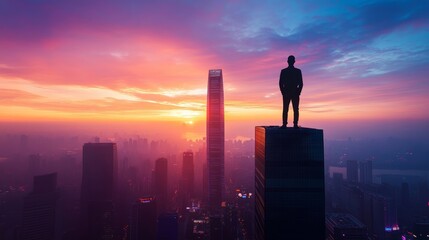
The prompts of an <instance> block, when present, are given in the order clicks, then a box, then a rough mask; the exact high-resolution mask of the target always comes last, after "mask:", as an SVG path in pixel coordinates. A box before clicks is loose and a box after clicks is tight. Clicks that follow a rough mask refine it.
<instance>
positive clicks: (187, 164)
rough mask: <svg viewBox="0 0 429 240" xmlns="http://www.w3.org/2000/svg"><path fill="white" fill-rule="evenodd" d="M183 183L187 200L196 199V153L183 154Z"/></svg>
mask: <svg viewBox="0 0 429 240" xmlns="http://www.w3.org/2000/svg"><path fill="white" fill-rule="evenodd" d="M182 183H183V187H182V191H183V193H184V196H185V200H189V198H191V197H194V153H193V152H192V151H187V152H184V153H183V164H182Z"/></svg>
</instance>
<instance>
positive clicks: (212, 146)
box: [207, 69, 225, 215]
mask: <svg viewBox="0 0 429 240" xmlns="http://www.w3.org/2000/svg"><path fill="white" fill-rule="evenodd" d="M224 158H225V120H224V101H223V78H222V70H221V69H213V70H209V79H208V87H207V170H208V194H209V196H208V205H209V210H210V212H211V214H212V215H213V214H219V213H220V211H221V203H222V201H223V194H224V189H223V188H224Z"/></svg>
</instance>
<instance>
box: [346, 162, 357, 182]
mask: <svg viewBox="0 0 429 240" xmlns="http://www.w3.org/2000/svg"><path fill="white" fill-rule="evenodd" d="M347 181H348V182H352V183H358V163H357V161H355V160H347Z"/></svg>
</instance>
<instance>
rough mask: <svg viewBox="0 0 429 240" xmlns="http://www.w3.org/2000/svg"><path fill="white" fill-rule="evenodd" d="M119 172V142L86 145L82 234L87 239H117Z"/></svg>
mask: <svg viewBox="0 0 429 240" xmlns="http://www.w3.org/2000/svg"><path fill="white" fill-rule="evenodd" d="M117 172H118V162H117V151H116V143H86V144H84V145H83V170H82V189H81V215H82V221H81V223H82V228H83V229H82V232H83V235H84V236H83V237H84V238H86V239H111V238H113V235H112V234H113V232H112V231H113V230H112V221H113V219H112V218H113V216H112V215H113V200H114V192H115V185H116V179H117V174H118V173H117Z"/></svg>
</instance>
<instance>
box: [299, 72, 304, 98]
mask: <svg viewBox="0 0 429 240" xmlns="http://www.w3.org/2000/svg"><path fill="white" fill-rule="evenodd" d="M298 84H299V86H298V89H299V91H298V93H299V95H301V91H302V87H304V83H303V82H302V72H301V70H299V74H298Z"/></svg>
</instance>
